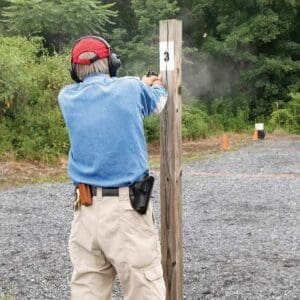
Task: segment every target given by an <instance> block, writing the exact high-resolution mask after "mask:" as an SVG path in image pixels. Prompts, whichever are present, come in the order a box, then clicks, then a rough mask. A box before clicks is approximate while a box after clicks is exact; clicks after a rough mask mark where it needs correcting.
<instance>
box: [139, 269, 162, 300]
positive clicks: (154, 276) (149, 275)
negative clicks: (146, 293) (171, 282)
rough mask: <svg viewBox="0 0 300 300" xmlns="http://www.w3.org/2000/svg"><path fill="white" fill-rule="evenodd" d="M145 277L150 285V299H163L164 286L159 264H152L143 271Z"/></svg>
mask: <svg viewBox="0 0 300 300" xmlns="http://www.w3.org/2000/svg"><path fill="white" fill-rule="evenodd" d="M144 274H145V277H146V279H147V280H148V282H149V283H150V284H151V285H152V288H151V290H152V291H153V295H152V296H151V299H155V300H156V299H157V300H164V299H165V297H166V286H165V282H164V279H163V270H162V266H161V265H156V266H152V267H151V268H149V269H147V270H145V272H144Z"/></svg>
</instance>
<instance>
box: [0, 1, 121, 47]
mask: <svg viewBox="0 0 300 300" xmlns="http://www.w3.org/2000/svg"><path fill="white" fill-rule="evenodd" d="M7 1H8V3H9V4H8V6H7V7H5V8H4V12H3V13H2V16H3V17H4V19H3V21H4V22H5V23H6V28H7V30H8V32H9V33H11V34H21V35H23V36H27V37H31V36H37V35H38V36H42V37H43V38H44V39H45V45H46V46H47V47H48V48H51V47H53V50H54V51H56V52H60V51H61V50H62V49H63V46H64V45H65V44H67V43H68V42H69V41H70V40H74V39H76V38H79V37H80V36H83V35H88V34H95V35H96V34H98V35H99V34H101V33H103V32H105V26H106V25H107V24H112V19H111V18H112V17H115V16H116V13H115V12H114V11H113V10H112V7H113V4H106V5H101V2H100V1H95V0H86V1H81V0H72V1H71V0H56V1H49V0H7ZM29 16H30V17H29ZM29 18H30V19H29Z"/></svg>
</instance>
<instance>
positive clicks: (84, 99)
mask: <svg viewBox="0 0 300 300" xmlns="http://www.w3.org/2000/svg"><path fill="white" fill-rule="evenodd" d="M58 100H59V105H60V108H61V111H62V113H63V116H64V119H65V122H66V125H67V128H68V132H69V138H70V144H71V148H70V152H69V163H68V173H69V176H70V177H71V179H72V180H73V182H74V184H77V183H87V184H90V185H94V186H100V187H119V186H128V185H130V184H132V183H133V182H135V181H136V180H138V179H140V178H141V177H143V176H145V175H148V173H149V167H148V160H147V148H146V141H145V137H144V129H143V118H144V117H146V116H148V115H150V114H154V113H160V112H161V110H162V109H163V107H164V105H165V103H166V100H167V91H166V89H165V88H164V87H161V86H158V85H155V86H151V87H149V86H147V85H145V84H144V83H142V82H141V81H140V80H138V79H136V78H133V77H123V78H116V77H113V78H111V77H109V76H108V75H105V74H101V73H97V74H94V75H91V76H88V77H86V78H85V79H84V81H83V82H82V83H79V84H73V85H70V86H67V87H65V88H63V89H62V90H61V91H60V93H59V96H58Z"/></svg>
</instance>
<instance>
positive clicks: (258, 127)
mask: <svg viewBox="0 0 300 300" xmlns="http://www.w3.org/2000/svg"><path fill="white" fill-rule="evenodd" d="M255 130H264V123H255Z"/></svg>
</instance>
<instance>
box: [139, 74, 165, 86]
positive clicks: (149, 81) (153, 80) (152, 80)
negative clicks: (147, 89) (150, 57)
mask: <svg viewBox="0 0 300 300" xmlns="http://www.w3.org/2000/svg"><path fill="white" fill-rule="evenodd" d="M141 80H142V82H143V83H145V84H146V85H149V86H153V85H161V86H164V84H163V82H162V80H161V75H158V76H155V75H151V76H149V77H148V76H146V75H145V76H143V77H142V79H141Z"/></svg>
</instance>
